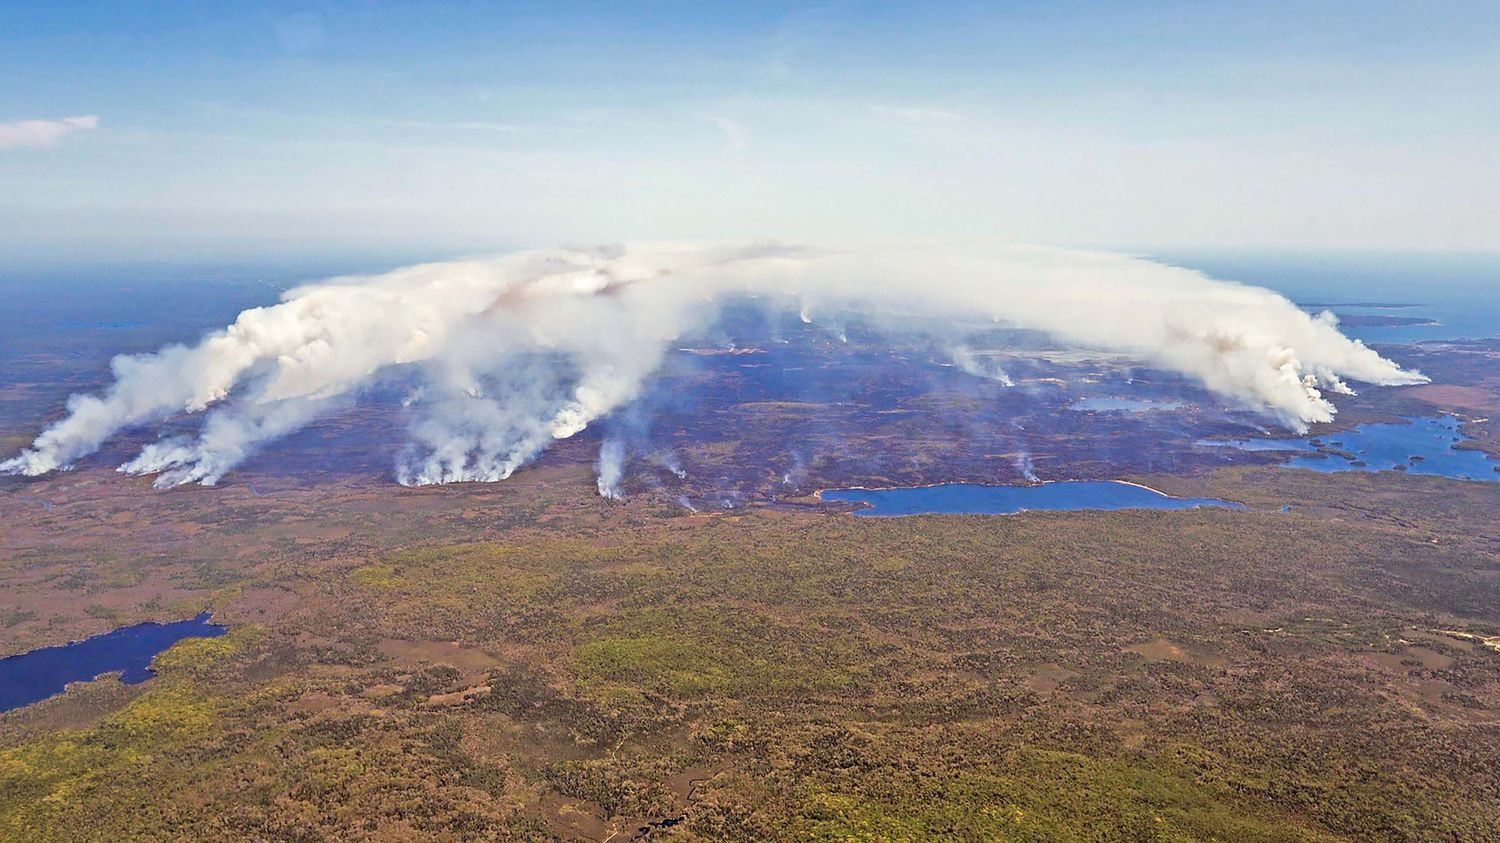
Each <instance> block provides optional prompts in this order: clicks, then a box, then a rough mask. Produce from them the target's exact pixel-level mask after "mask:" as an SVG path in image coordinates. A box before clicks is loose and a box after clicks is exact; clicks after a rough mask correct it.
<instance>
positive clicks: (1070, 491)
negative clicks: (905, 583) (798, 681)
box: [820, 480, 1242, 516]
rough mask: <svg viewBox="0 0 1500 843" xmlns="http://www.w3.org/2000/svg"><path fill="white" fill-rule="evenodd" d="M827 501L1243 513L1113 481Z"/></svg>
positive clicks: (927, 489)
mask: <svg viewBox="0 0 1500 843" xmlns="http://www.w3.org/2000/svg"><path fill="white" fill-rule="evenodd" d="M820 497H821V498H822V499H823V500H825V501H836V502H841V503H855V502H859V503H866V504H869V506H867V507H865V508H864V509H861V510H858V511H857V512H856V513H855V514H856V515H874V516H892V515H1012V514H1015V513H1017V512H1025V511H1027V510H1038V509H1042V510H1075V509H1106V510H1116V509H1192V508H1194V507H1200V506H1218V507H1232V508H1240V507H1241V506H1242V505H1241V504H1237V503H1231V502H1229V501H1221V500H1216V499H1214V498H1174V497H1172V496H1170V495H1164V494H1162V493H1161V492H1158V491H1156V490H1154V489H1148V488H1146V487H1144V486H1137V485H1134V484H1132V483H1121V482H1118V481H1113V480H1074V481H1067V482H1058V483H1040V484H1037V485H1035V486H985V485H981V484H977V483H945V484H942V485H938V486H920V487H911V488H904V489H828V490H826V491H824V492H822V493H821V494H820Z"/></svg>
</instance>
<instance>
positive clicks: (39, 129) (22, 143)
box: [0, 114, 99, 149]
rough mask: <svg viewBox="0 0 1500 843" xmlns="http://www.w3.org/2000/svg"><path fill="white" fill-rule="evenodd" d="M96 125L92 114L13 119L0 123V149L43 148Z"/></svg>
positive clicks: (97, 124) (97, 121)
mask: <svg viewBox="0 0 1500 843" xmlns="http://www.w3.org/2000/svg"><path fill="white" fill-rule="evenodd" d="M98 127H99V118H98V117H96V116H95V115H93V114H86V115H82V116H79V117H64V118H62V119H60V120H15V121H13V122H10V123H0V149H18V148H21V147H33V148H36V149H45V148H47V147H50V146H53V145H55V144H56V143H57V142H58V140H60V139H61V138H63V137H64V136H66V135H71V134H73V133H74V132H78V131H82V130H84V129H96V128H98Z"/></svg>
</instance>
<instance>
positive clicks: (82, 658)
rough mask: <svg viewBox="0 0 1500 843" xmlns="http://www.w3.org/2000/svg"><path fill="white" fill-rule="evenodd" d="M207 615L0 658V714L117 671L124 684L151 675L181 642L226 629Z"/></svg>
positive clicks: (140, 625)
mask: <svg viewBox="0 0 1500 843" xmlns="http://www.w3.org/2000/svg"><path fill="white" fill-rule="evenodd" d="M208 618H209V613H208V612H204V613H203V614H201V615H199V616H198V617H196V618H192V619H190V620H185V621H174V622H172V623H142V624H136V625H135V626H127V627H123V628H121V629H116V630H114V631H113V632H106V633H104V634H103V635H95V636H94V637H93V638H85V639H84V640H82V641H74V642H73V643H71V644H63V645H60V646H57V647H43V648H41V649H39V650H32V651H31V652H29V653H21V654H20V655H16V656H9V657H7V658H4V659H0V712H3V711H10V710H11V709H13V708H20V707H21V706H25V705H31V704H32V703H34V702H41V701H42V700H44V699H46V698H48V697H50V696H54V695H56V694H60V693H62V692H63V689H65V688H67V686H68V683H70V682H87V681H88V680H90V679H94V678H97V677H99V676H101V675H103V674H106V673H112V672H114V671H119V672H120V681H122V682H125V683H126V684H131V685H133V684H135V683H137V682H145V681H146V680H147V679H150V678H151V677H152V676H153V675H154V674H153V672H152V670H151V660H152V659H153V658H155V657H156V654H157V653H160V652H161V651H163V650H165V649H167V648H168V647H170V646H172V645H173V644H176V643H177V642H178V641H181V640H182V639H184V638H214V637H216V636H219V635H223V634H224V633H225V632H227V631H228V630H227V629H226V628H225V627H223V626H220V625H219V624H216V623H210V622H209V619H208Z"/></svg>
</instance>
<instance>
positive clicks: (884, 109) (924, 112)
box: [870, 105, 963, 123]
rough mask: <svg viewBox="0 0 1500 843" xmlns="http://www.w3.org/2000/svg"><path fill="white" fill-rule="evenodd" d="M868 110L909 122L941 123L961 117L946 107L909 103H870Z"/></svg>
mask: <svg viewBox="0 0 1500 843" xmlns="http://www.w3.org/2000/svg"><path fill="white" fill-rule="evenodd" d="M870 111H872V112H874V113H876V114H879V115H881V116H882V117H894V118H896V119H897V120H905V121H907V122H910V123H941V122H945V121H948V120H957V119H959V118H960V117H962V116H963V115H962V114H959V113H958V112H957V111H950V110H948V109H946V108H934V107H929V106H910V105H872V106H870Z"/></svg>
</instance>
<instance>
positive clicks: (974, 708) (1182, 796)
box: [0, 336, 1500, 841]
mask: <svg viewBox="0 0 1500 843" xmlns="http://www.w3.org/2000/svg"><path fill="white" fill-rule="evenodd" d="M849 346H852V348H850V347H848V346H845V345H844V344H842V343H839V344H837V345H834V344H833V343H832V342H830V341H829V340H827V339H823V340H819V341H817V342H814V343H811V344H809V345H808V346H807V349H809V350H803V351H798V352H797V353H798V354H801V355H803V356H804V357H805V358H806V361H807V365H810V366H815V367H816V366H826V367H827V368H828V369H829V370H830V374H828V375H826V376H824V378H823V380H822V381H816V380H808V379H806V378H804V379H801V380H798V381H796V382H792V383H788V382H785V381H776V380H775V379H774V377H773V374H774V373H773V372H771V371H767V370H764V369H763V368H760V366H761V364H760V363H759V362H758V360H759V359H760V358H762V357H763V356H764V354H766V353H769V352H756V351H742V352H740V353H734V354H730V353H721V352H717V351H715V352H712V353H709V352H705V351H703V350H701V349H694V350H690V351H685V352H682V356H683V357H684V358H690V361H691V362H692V365H690V366H686V367H684V368H681V369H674V370H670V371H669V372H667V373H666V375H665V382H666V383H667V385H668V387H667V392H669V393H674V394H675V393H686V392H694V393H695V394H698V395H701V396H703V397H701V398H699V399H695V401H694V402H692V403H690V404H681V403H678V404H673V403H664V402H662V401H657V406H656V407H655V410H656V411H657V412H655V413H654V414H653V421H652V427H651V428H650V429H649V430H647V431H644V432H640V433H638V436H637V439H636V440H635V441H637V442H638V443H641V444H639V446H638V447H639V450H638V453H637V461H636V462H635V463H634V467H633V468H632V470H631V472H630V474H629V475H628V480H627V491H628V492H629V494H628V495H627V497H626V499H625V500H624V501H623V502H608V501H605V500H603V499H601V498H600V497H598V495H597V494H596V492H595V489H594V481H593V475H592V472H591V470H590V467H589V463H590V462H591V461H592V459H593V455H594V453H595V451H596V450H597V443H598V439H597V438H591V437H581V438H580V439H578V440H577V441H571V442H567V443H563V444H562V446H561V447H559V448H557V449H555V450H554V451H552V452H550V453H549V454H548V455H547V456H546V457H544V458H543V460H542V461H541V462H540V463H539V464H538V465H537V466H535V467H532V468H530V469H528V470H525V471H523V472H521V473H520V474H518V475H517V476H515V477H513V478H512V479H510V480H509V481H506V482H504V483H499V484H466V485H460V486H451V487H428V488H416V489H407V488H401V487H398V486H395V485H393V484H391V483H390V482H389V480H388V478H387V476H386V474H385V469H384V468H382V465H387V463H384V462H383V461H384V460H385V458H386V453H385V452H384V451H382V450H381V447H383V446H381V445H380V442H381V441H382V440H380V439H379V438H378V436H376V438H374V439H360V438H359V437H360V436H366V435H369V434H368V433H366V432H367V431H368V430H370V429H371V428H374V429H376V430H377V431H378V430H380V429H381V425H382V424H385V425H387V427H389V426H391V425H394V424H396V421H395V420H394V418H393V417H391V416H390V411H389V409H388V408H385V407H383V406H382V405H380V404H379V403H365V404H361V405H358V406H356V407H353V408H352V409H351V410H350V413H351V414H354V415H348V416H344V417H341V418H337V419H334V420H332V421H329V422H326V423H323V424H321V425H319V426H317V427H315V428H314V429H313V430H311V431H308V432H306V433H304V434H300V435H299V437H300V439H299V440H298V441H297V442H296V443H295V446H296V447H295V448H293V447H287V448H286V449H285V450H284V451H279V452H277V453H269V454H267V455H264V456H263V457H261V458H258V459H257V460H255V461H252V463H251V464H249V465H247V466H246V468H245V470H244V471H243V472H241V473H238V474H236V475H233V476H232V477H231V478H230V479H229V480H228V481H227V482H226V483H225V484H224V485H222V486H220V487H216V488H202V487H187V488H180V489H175V490H170V491H157V490H154V489H152V488H151V486H150V481H149V479H142V478H129V477H125V476H122V475H119V474H116V473H115V472H114V471H112V470H110V468H109V465H110V463H109V462H108V460H109V459H110V457H111V454H109V453H106V454H105V455H103V456H102V457H101V458H98V459H96V460H92V461H90V462H89V463H88V464H86V465H84V466H82V467H80V468H79V469H78V470H76V471H73V472H68V473H64V474H61V475H57V476H54V477H50V478H46V479H42V480H21V479H17V478H3V479H0V523H3V524H4V530H3V536H0V595H3V596H0V651H3V652H6V653H12V652H20V651H24V650H27V649H30V648H33V647H36V646H41V645H46V644H54V643H58V642H62V641H66V640H70V639H76V638H80V637H84V636H88V635H91V634H95V633H99V632H103V631H106V630H108V629H112V628H115V627H118V626H121V625H124V624H128V623H131V622H135V621H139V620H144V619H153V618H154V619H168V618H181V617H187V616H191V615H193V614H195V613H197V612H198V611H200V610H202V609H205V608H210V609H212V610H213V611H214V613H215V616H216V619H217V620H219V621H221V622H223V623H226V624H228V625H229V627H230V628H231V630H232V631H231V634H230V635H228V636H226V637H223V638H217V639H199V640H190V641H186V642H182V643H180V644H178V645H177V646H176V647H174V648H172V649H171V650H169V651H167V652H166V653H165V654H163V655H162V656H160V657H159V658H158V660H157V666H158V669H159V676H158V678H157V679H155V680H153V681H151V682H148V683H145V684H141V685H132V686H126V685H121V684H120V683H119V682H118V681H116V680H115V679H113V678H105V679H102V680H99V681H96V682H93V683H87V684H84V685H77V686H74V687H73V688H71V689H70V690H69V691H68V692H67V693H66V694H64V695H62V696H60V697H57V698H54V699H52V700H49V701H46V702H43V703H39V704H36V705H33V706H30V707H27V708H24V709H20V710H17V711H14V712H11V713H8V714H5V715H0V837H4V838H6V839H17V840H74V839H79V837H80V836H83V837H86V838H92V839H103V840H129V839H139V840H163V839H182V840H198V839H216V840H321V839H330V838H337V839H369V840H411V839H434V840H466V839H517V840H535V839H561V840H573V839H580V840H595V841H620V840H630V839H643V838H647V837H649V838H651V839H680V840H698V839H701V840H750V839H784V840H793V839H798V840H801V839H821V840H892V841H895V840H926V839H954V840H992V839H1005V840H1059V839H1062V840H1066V839H1079V840H1085V839H1087V840H1153V839H1154V840H1209V839H1218V840H1268V841H1269V840H1350V841H1355V840H1360V841H1363V840H1486V839H1493V831H1494V829H1495V828H1496V827H1497V824H1500V771H1497V767H1496V764H1495V759H1496V758H1497V757H1500V637H1497V636H1500V613H1497V610H1496V606H1497V605H1500V527H1497V526H1496V525H1497V523H1500V522H1497V520H1496V519H1495V517H1494V513H1496V512H1497V511H1500V484H1480V483H1464V482H1456V481H1449V480H1443V479H1436V478H1428V477H1417V476H1404V475H1401V474H1396V473H1381V474H1357V473H1351V474H1330V475H1322V474H1317V473H1313V472H1306V471H1295V470H1285V469H1280V468H1275V467H1271V466H1269V465H1267V463H1268V462H1269V461H1270V460H1271V459H1272V458H1271V457H1268V456H1265V455H1256V454H1234V455H1230V456H1227V457H1226V456H1225V455H1224V454H1223V453H1222V449H1218V450H1215V449H1194V448H1192V447H1191V442H1192V439H1193V438H1194V437H1196V436H1200V435H1204V434H1205V432H1206V433H1207V434H1209V435H1213V434H1216V433H1222V434H1224V435H1235V434H1238V435H1244V431H1245V427H1246V424H1247V422H1245V421H1244V419H1243V418H1240V417H1238V416H1236V415H1235V414H1234V413H1233V412H1230V411H1226V410H1224V409H1221V408H1216V407H1208V408H1205V406H1204V404H1203V403H1201V402H1200V403H1197V404H1191V405H1189V406H1188V407H1187V408H1184V409H1183V410H1182V411H1180V412H1175V413H1157V412H1152V413H1149V414H1138V415H1130V414H1108V413H1086V412H1076V411H1071V410H1068V409H1066V406H1065V405H1066V402H1068V401H1071V400H1072V396H1071V395H1070V394H1062V395H1059V396H1057V397H1054V398H1049V397H1047V396H1048V394H1049V393H1048V392H1047V390H1050V389H1053V388H1054V387H1053V386H1049V385H1048V383H1049V381H1048V378H1049V377H1050V375H1049V373H1048V370H1047V368H1046V367H1047V366H1048V365H1052V364H1050V363H1047V362H1046V361H1045V359H1044V360H1043V363H1039V364H1033V365H1036V366H1037V367H1038V369H1039V370H1038V371H1036V372H1033V373H1031V374H1032V379H1033V380H1034V381H1035V382H1036V383H1035V384H1033V385H1032V387H1028V389H1029V391H1027V392H1025V393H1024V395H1025V396H1026V400H1025V401H1018V400H1017V399H1014V398H1013V397H1008V396H1007V395H1006V394H1004V392H1003V390H1002V388H1001V387H999V386H995V387H994V389H993V391H990V385H988V384H985V383H982V382H980V383H975V382H972V381H970V382H967V383H963V382H953V381H951V380H945V378H948V375H947V374H946V372H945V370H944V369H943V368H942V366H941V364H940V361H939V362H937V363H934V362H933V360H932V359H931V358H930V357H929V358H923V359H925V360H926V363H925V364H924V365H926V366H927V367H928V368H929V369H931V370H933V371H935V372H936V373H935V374H933V373H932V372H927V373H926V374H919V375H911V374H909V373H910V372H914V371H917V372H920V371H923V370H922V368H921V366H919V365H917V364H915V363H910V360H908V363H910V365H907V366H905V367H901V366H896V367H892V366H891V365H889V363H890V361H889V359H887V356H882V354H887V353H885V352H882V353H881V354H876V353H875V352H873V351H871V350H869V349H868V348H861V346H860V344H859V340H858V337H857V336H854V337H851V342H850V344H849ZM889 353H891V354H895V355H896V356H897V357H900V356H902V355H906V356H908V357H916V356H919V355H920V354H921V352H918V351H915V350H910V349H908V350H902V349H900V348H897V349H895V350H894V351H893V352H889ZM1392 353H1393V354H1394V355H1395V356H1397V357H1398V358H1400V359H1401V360H1402V362H1404V363H1410V364H1413V365H1417V366H1419V367H1420V368H1423V369H1424V370H1426V371H1428V373H1429V374H1432V375H1433V376H1434V384H1433V385H1430V386H1425V387H1418V388H1413V389H1405V390H1372V391H1371V392H1369V393H1368V394H1365V395H1362V396H1359V397H1357V398H1349V399H1347V400H1344V401H1343V406H1344V411H1343V415H1341V419H1340V421H1341V425H1348V424H1352V423H1355V422H1359V421H1372V420H1385V419H1390V418H1394V417H1399V416H1402V415H1410V414H1420V413H1428V414H1430V413H1432V412H1435V411H1438V410H1441V411H1448V412H1455V413H1458V414H1460V415H1461V416H1462V417H1463V418H1465V419H1466V420H1467V422H1466V424H1465V430H1466V432H1468V433H1470V434H1471V435H1473V436H1474V437H1475V439H1474V440H1473V442H1472V446H1473V447H1481V448H1486V449H1489V450H1491V451H1492V452H1493V451H1494V450H1495V449H1494V445H1493V443H1494V441H1495V439H1494V433H1493V430H1494V425H1493V423H1492V422H1490V421H1488V418H1489V417H1490V416H1491V415H1492V413H1493V412H1494V411H1495V410H1496V409H1497V407H1496V400H1495V396H1496V391H1495V389H1494V387H1495V384H1494V383H1493V372H1494V368H1493V367H1494V361H1495V354H1496V351H1495V348H1494V346H1493V344H1492V343H1457V344H1443V345H1417V346H1407V347H1400V348H1399V349H1395V350H1393V352H1392ZM862 355H864V356H862ZM704 360H708V361H710V363H709V364H705V363H703V361H704ZM820 361H821V362H820ZM862 361H863V362H862ZM783 362H784V361H783ZM835 364H838V365H841V366H844V367H845V371H846V374H845V375H842V376H835V375H833V374H831V371H832V369H833V368H834V366H835ZM27 365H31V364H27ZM1090 365H1091V364H1088V363H1080V362H1079V361H1076V360H1074V361H1068V362H1067V371H1068V372H1070V373H1071V374H1070V379H1069V380H1067V381H1065V386H1067V387H1068V389H1070V390H1072V391H1073V392H1077V391H1078V390H1080V389H1085V390H1087V389H1108V388H1109V386H1108V384H1107V381H1108V379H1109V378H1111V377H1115V376H1117V375H1118V372H1117V370H1115V369H1114V368H1112V367H1111V366H1104V367H1103V368H1100V369H1099V371H1097V372H1096V373H1095V374H1092V375H1091V374H1089V371H1090V369H1089V366H1090ZM773 368H774V367H773ZM892 371H894V372H897V373H898V374H897V375H889V374H885V375H882V374H880V373H881V372H887V373H889V372H892ZM902 372H906V373H908V374H899V373H902ZM1022 375H1023V377H1019V378H1018V381H1020V382H1021V383H1022V384H1023V386H1025V385H1026V383H1027V381H1026V380H1024V373H1022ZM1132 378H1133V381H1134V385H1135V388H1137V389H1141V390H1145V391H1148V392H1150V391H1152V390H1155V391H1156V392H1157V393H1159V394H1161V395H1167V396H1176V397H1181V396H1184V395H1187V396H1188V397H1190V398H1191V397H1193V396H1194V395H1197V394H1196V393H1192V391H1191V387H1189V386H1186V385H1183V384H1179V383H1161V384H1155V385H1153V383H1152V380H1151V378H1152V376H1151V374H1150V373H1149V372H1148V371H1140V372H1135V373H1133V374H1132ZM19 380H20V379H15V381H19ZM695 381H696V382H698V387H699V388H698V389H697V390H688V389H687V386H688V385H690V384H691V383H693V382H695ZM815 382H816V383H818V384H819V385H818V386H817V387H816V388H814V387H811V386H808V384H809V383H815ZM1096 382H1106V383H1105V384H1104V385H1103V386H1089V384H1093V383H1096ZM1080 384H1082V385H1083V386H1080ZM710 387H711V388H710ZM52 391H55V389H52V388H41V387H25V386H21V385H18V386H15V387H13V388H12V389H11V391H10V392H9V393H7V396H6V399H5V400H6V401H7V402H9V403H7V404H6V405H5V409H6V413H7V415H8V417H10V418H12V419H16V418H21V417H26V416H27V415H28V414H29V413H31V412H36V407H37V406H38V405H39V403H40V402H41V401H42V400H43V399H44V398H49V397H51V392H52ZM1200 397H1201V396H1200ZM645 400H647V401H648V402H649V401H652V400H655V399H653V398H652V396H647V397H646V399H645ZM996 401H998V402H1001V403H1003V402H1006V401H1017V403H1015V404H1014V406H1011V407H1009V408H1008V409H1007V413H1008V414H1001V415H1000V416H999V417H1000V418H1003V419H1004V421H998V422H986V421H983V418H982V417H983V416H985V415H986V414H984V413H972V412H971V413H969V414H968V420H967V421H965V420H964V418H965V416H964V414H963V413H962V412H961V411H962V410H963V409H964V408H965V407H970V408H971V409H974V408H981V407H984V406H988V403H987V402H996ZM361 414H363V415H361ZM976 416H978V417H981V418H980V419H979V420H978V421H976V420H974V419H975V417H976ZM381 419H385V421H384V422H382V421H381ZM1049 419H1050V420H1051V422H1050V423H1049V424H1043V423H1042V422H1043V421H1046V420H1049ZM351 437H352V438H351ZM11 438H12V439H15V440H19V439H20V437H19V436H13V437H11ZM789 442H790V443H797V444H795V445H790V446H789V445H788V443H789ZM7 444H8V445H9V444H17V443H16V442H11V441H9V439H8V440H7ZM1018 448H1023V449H1025V450H1026V451H1027V452H1028V453H1029V454H1030V455H1032V456H1033V457H1034V459H1035V465H1036V468H1037V471H1038V472H1039V473H1041V474H1042V475H1043V476H1044V477H1051V478H1058V477H1121V476H1123V477H1127V478H1130V479H1134V480H1139V481H1142V482H1145V483H1148V484H1150V485H1152V486H1154V487H1156V488H1159V489H1162V490H1164V491H1167V492H1169V493H1172V494H1180V495H1210V496H1215V497H1221V498H1227V499H1232V500H1235V501H1240V502H1243V503H1245V504H1247V505H1248V508H1247V509H1245V510H1194V511H1181V512H1121V513H1089V512H1073V513H1029V514H1022V515H1017V516H987V517H973V516H927V517H915V518H902V519H866V518H855V517H852V516H849V515H847V514H843V513H840V512H837V511H834V510H832V509H828V508H822V507H819V506H818V505H816V503H815V502H814V501H813V499H811V498H810V497H809V493H810V492H812V491H813V490H815V489H817V488H820V487H823V486H829V485H839V484H849V483H855V482H862V483H866V484H868V485H881V484H894V483H913V482H931V481H935V480H951V479H979V480H992V481H1000V482H1009V481H1013V480H1016V479H1019V476H1018V474H1017V473H1016V472H1017V471H1018V469H1017V468H1016V467H1015V465H1016V456H1017V449H1018ZM653 449H655V450H653ZM362 451H363V452H365V456H366V458H365V459H364V461H362V462H361V461H359V460H355V461H353V463H352V465H353V466H354V467H353V468H351V467H350V466H351V463H350V462H349V461H346V460H344V459H343V457H342V455H344V454H349V453H358V452H362ZM661 453H671V454H673V455H675V456H676V457H677V458H678V459H679V460H680V462H681V464H682V467H683V468H684V469H686V477H684V478H677V477H676V476H675V475H674V474H672V473H671V472H670V471H669V470H668V469H667V467H665V466H664V465H659V464H657V463H656V462H653V460H657V459H659V455H660V454H661ZM799 459H800V461H799ZM685 504H687V505H695V506H696V507H697V508H698V509H700V510H703V511H702V512H698V513H694V512H692V511H690V509H689V508H688V506H687V505H685ZM726 507H727V508H726ZM1286 507H1290V511H1284V508H1286Z"/></svg>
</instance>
